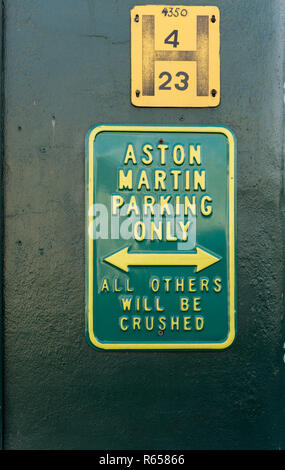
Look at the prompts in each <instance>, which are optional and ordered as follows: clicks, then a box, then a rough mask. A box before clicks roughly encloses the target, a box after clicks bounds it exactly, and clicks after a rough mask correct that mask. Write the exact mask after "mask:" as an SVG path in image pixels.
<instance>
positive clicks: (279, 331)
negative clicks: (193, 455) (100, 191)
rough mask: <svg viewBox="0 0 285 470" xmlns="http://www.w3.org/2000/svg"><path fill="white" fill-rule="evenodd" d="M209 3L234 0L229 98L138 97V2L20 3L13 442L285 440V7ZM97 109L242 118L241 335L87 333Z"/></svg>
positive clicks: (49, 445) (9, 379)
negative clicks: (190, 340)
mask: <svg viewBox="0 0 285 470" xmlns="http://www.w3.org/2000/svg"><path fill="white" fill-rule="evenodd" d="M138 3H139V4H147V3H151V2H150V1H149V0H148V1H140V2H138ZM154 3H162V4H163V3H164V2H157V1H154ZM170 3H172V4H178V5H179V4H181V0H180V1H175V0H172V2H170ZM182 3H183V2H182ZM193 3H194V4H196V5H209V4H211V5H212V4H213V5H217V6H219V7H220V11H221V96H222V99H221V105H220V106H219V107H218V108H216V109H175V108H174V109H140V108H135V107H133V106H131V104H130V20H129V11H130V9H131V8H132V6H133V5H135V4H136V2H135V1H131V0H117V1H116V0H105V1H100V0H94V1H92V0H89V1H87V0H86V1H85V0H80V1H79V0H49V1H46V0H25V1H22V0H5V2H4V4H5V18H6V27H5V63H4V66H5V155H4V197H5V213H4V216H5V240H4V241H5V245H4V247H5V252H4V300H5V309H4V383H5V387H4V448H6V449H96V448H101V449H120V448H124V449H140V448H145V449H276V448H281V447H284V367H285V365H284V362H283V355H284V350H283V344H284V325H283V312H284V299H283V286H284V256H285V254H284V242H283V238H284V211H285V194H284V188H283V173H284V162H283V158H284V157H283V44H284V30H283V23H284V10H285V5H284V2H282V0H251V1H250V2H249V1H248V0H215V1H212V0H205V1H201V0H200V1H199V0H195V2H193ZM184 4H191V2H188V1H185V2H184ZM98 123H122V124H125V123H128V124H215V125H218V124H220V125H225V126H228V127H230V128H231V129H232V130H233V131H234V132H235V134H236V136H237V143H238V161H237V168H238V191H237V204H238V219H237V230H238V232H237V233H238V239H237V253H238V256H237V260H238V266H237V267H238V316H237V320H238V336H237V340H236V342H235V343H234V345H233V346H232V347H231V348H230V349H229V350H226V351H212V352H205V351H204V352H135V351H133V352H102V351H95V350H93V349H92V348H91V347H90V346H88V344H87V342H86V340H85V336H84V302H85V300H84V269H85V260H84V239H85V237H84V138H85V134H86V133H87V131H88V130H89V129H90V128H91V127H92V126H93V125H96V124H98Z"/></svg>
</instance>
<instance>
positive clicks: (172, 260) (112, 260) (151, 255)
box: [104, 246, 221, 272]
mask: <svg viewBox="0 0 285 470" xmlns="http://www.w3.org/2000/svg"><path fill="white" fill-rule="evenodd" d="M220 259H221V257H220V256H216V255H212V254H211V253H209V252H208V251H206V250H203V249H202V248H200V247H198V246H197V247H196V253H167V252H165V253H155V252H149V251H148V252H144V253H136V252H131V253H129V247H126V248H122V249H121V250H119V251H116V253H114V254H113V255H110V256H107V258H104V261H106V262H107V263H109V264H112V265H113V266H116V268H119V269H121V270H122V271H126V272H128V271H129V266H197V269H196V272H199V271H202V269H205V268H208V267H209V266H211V265H212V264H214V263H217V262H218V261H220Z"/></svg>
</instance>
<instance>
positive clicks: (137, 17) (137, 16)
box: [135, 15, 140, 23]
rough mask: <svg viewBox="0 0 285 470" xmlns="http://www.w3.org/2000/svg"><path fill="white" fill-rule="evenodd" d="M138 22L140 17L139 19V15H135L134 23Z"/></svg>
mask: <svg viewBox="0 0 285 470" xmlns="http://www.w3.org/2000/svg"><path fill="white" fill-rule="evenodd" d="M139 20H140V17H139V15H136V16H135V22H136V23H138V22H139Z"/></svg>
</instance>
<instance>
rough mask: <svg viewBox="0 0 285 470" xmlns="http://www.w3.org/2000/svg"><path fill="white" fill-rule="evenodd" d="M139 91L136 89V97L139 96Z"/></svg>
mask: <svg viewBox="0 0 285 470" xmlns="http://www.w3.org/2000/svg"><path fill="white" fill-rule="evenodd" d="M140 94H141V92H140V90H136V97H137V98H138V97H139V96H140Z"/></svg>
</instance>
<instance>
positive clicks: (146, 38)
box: [142, 15, 209, 96]
mask: <svg viewBox="0 0 285 470" xmlns="http://www.w3.org/2000/svg"><path fill="white" fill-rule="evenodd" d="M154 18H155V17H154V15H142V94H143V95H144V96H154V88H155V87H154V70H155V62H156V61H163V60H167V61H182V60H183V61H191V62H196V64H197V96H209V17H208V16H197V49H196V51H156V50H155V36H154Z"/></svg>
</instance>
